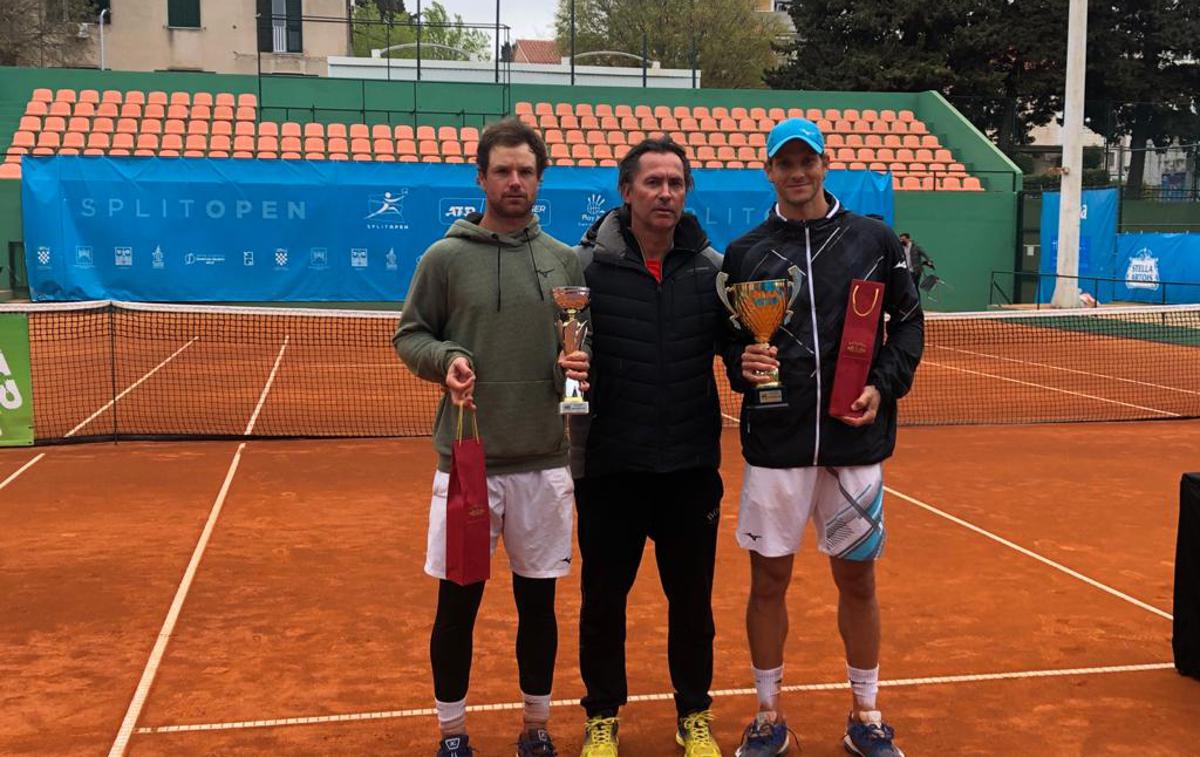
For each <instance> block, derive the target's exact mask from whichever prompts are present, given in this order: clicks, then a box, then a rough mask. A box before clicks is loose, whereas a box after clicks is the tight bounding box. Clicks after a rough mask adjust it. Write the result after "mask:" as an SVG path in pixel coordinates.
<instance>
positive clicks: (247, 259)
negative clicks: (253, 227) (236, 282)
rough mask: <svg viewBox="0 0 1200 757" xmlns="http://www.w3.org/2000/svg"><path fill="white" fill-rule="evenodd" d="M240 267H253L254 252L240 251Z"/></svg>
mask: <svg viewBox="0 0 1200 757" xmlns="http://www.w3.org/2000/svg"><path fill="white" fill-rule="evenodd" d="M242 265H244V266H251V265H254V250H242Z"/></svg>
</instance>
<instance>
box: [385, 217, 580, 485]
mask: <svg viewBox="0 0 1200 757" xmlns="http://www.w3.org/2000/svg"><path fill="white" fill-rule="evenodd" d="M481 218H482V216H480V215H479V214H475V215H473V216H471V217H469V218H468V219H467V220H462V219H460V220H458V221H455V222H454V225H453V226H451V227H450V229H449V230H448V231H447V232H446V236H445V237H444V238H443V239H440V240H438V241H437V242H435V243H434V244H433V245H432V246H430V248H429V249H428V250H426V251H425V254H424V255H423V256H422V257H421V259H420V261H419V262H418V263H417V272H416V274H415V275H414V276H413V280H412V284H411V286H410V287H409V292H408V300H407V301H406V302H405V303H404V313H403V315H402V316H401V318H400V326H399V328H397V329H396V334H395V336H394V337H392V343H393V344H394V345H395V347H396V352H397V353H398V354H399V355H400V358H401V359H402V360H403V361H404V364H405V365H407V366H408V367H409V369H410V370H411V371H412V372H413V373H415V374H417V375H418V376H420V377H421V378H423V379H425V380H426V381H433V382H436V383H438V384H441V385H443V386H444V385H445V383H446V371H447V370H448V369H449V367H450V362H451V361H452V360H453V359H454V358H455V357H458V356H459V355H465V356H466V357H467V359H468V360H470V361H471V366H472V368H473V369H474V371H475V392H474V398H475V404H476V406H477V407H478V408H479V410H478V415H479V418H478V420H479V436H480V438H482V440H483V449H484V453H485V454H486V456H487V472H488V474H489V475H492V474H497V473H518V472H522V471H534V470H544V469H546V468H555V467H559V466H565V465H566V464H567V448H568V447H567V439H566V433H565V424H564V423H563V420H562V417H561V416H560V415H559V413H558V403H559V401H560V399H561V394H562V386H563V375H562V371H561V370H559V368H558V365H557V360H558V352H559V338H558V333H557V330H556V327H555V322H556V320H557V313H558V308H557V306H556V305H555V304H554V299H553V297H552V295H551V289H552V288H553V287H557V286H584V279H583V271H582V270H581V269H580V267H579V261H578V259H577V258H576V256H575V253H574V252H573V251H572V250H571V248H570V247H567V246H566V245H564V244H563V243H562V242H559V241H558V240H556V239H554V238H553V237H551V236H550V235H548V234H543V233H542V231H541V227H540V226H539V225H538V221H537V218H536V217H534V219H533V221H532V222H531V223H530V224H529V225H528V226H527V227H525V228H524V229H522V230H520V231H517V232H515V233H512V234H498V233H495V232H492V231H488V230H487V229H485V228H483V227H481V226H479V225H478V223H479V221H480V220H481ZM457 422H458V411H457V409H456V408H455V407H454V405H453V404H452V403H451V402H450V395H449V393H445V394H443V396H442V400H441V402H440V403H439V404H438V409H437V416H436V417H435V419H434V433H433V440H434V447H436V449H437V452H438V470H441V471H449V469H450V450H451V445H452V444H453V442H454V439H455V434H456V427H457ZM463 425H464V436H469V435H470V433H471V431H470V418H469V417H467V418H466V419H465V420H464V423H463Z"/></svg>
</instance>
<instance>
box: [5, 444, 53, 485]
mask: <svg viewBox="0 0 1200 757" xmlns="http://www.w3.org/2000/svg"><path fill="white" fill-rule="evenodd" d="M45 456H46V453H45V452H39V453H37V454H36V455H34V456H33V458H32V459H31V460H29V462H27V463H25V464H24V465H22V466H21V467H20V468H17V469H16V470H15V471H13V472H12V473H11V474H10V475H9V477H8V478H6V479H4V481H0V489H3V488H4V487H6V486H8V485H9V484H11V483H12V482H13V481H16V480H17V476H19V475H21V474H22V473H24V472H25V471H27V470H29V469H30V468H32V467H33V466H34V464H35V463H37V461H38V460H41V459H42V458H43V457H45Z"/></svg>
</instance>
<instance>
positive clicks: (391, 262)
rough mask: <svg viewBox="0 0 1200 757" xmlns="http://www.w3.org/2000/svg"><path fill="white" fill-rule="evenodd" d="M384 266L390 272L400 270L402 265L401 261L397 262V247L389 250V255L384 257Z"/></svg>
mask: <svg viewBox="0 0 1200 757" xmlns="http://www.w3.org/2000/svg"><path fill="white" fill-rule="evenodd" d="M384 266H385V267H386V268H387V269H388V270H389V271H395V270H398V269H399V268H400V263H399V261H397V260H396V248H395V247H389V248H388V251H387V255H384Z"/></svg>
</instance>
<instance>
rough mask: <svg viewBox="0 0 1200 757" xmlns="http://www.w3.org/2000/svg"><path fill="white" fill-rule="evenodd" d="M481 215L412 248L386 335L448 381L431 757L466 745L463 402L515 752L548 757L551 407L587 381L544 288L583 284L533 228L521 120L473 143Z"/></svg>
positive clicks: (429, 569)
mask: <svg viewBox="0 0 1200 757" xmlns="http://www.w3.org/2000/svg"><path fill="white" fill-rule="evenodd" d="M477 163H478V167H479V171H478V174H477V181H478V183H479V185H480V186H481V187H482V188H483V191H484V193H485V195H486V197H487V204H486V208H485V211H484V213H483V214H475V215H472V216H470V217H469V218H467V219H465V220H461V219H460V220H458V221H456V222H455V223H454V225H453V226H451V227H450V230H449V231H447V232H446V236H445V238H444V239H441V240H439V241H437V242H435V243H434V244H433V245H432V246H431V247H430V248H429V249H428V250H427V251H426V252H425V254H424V255H423V256H422V257H421V260H420V263H419V264H418V265H417V272H416V274H415V275H414V276H413V280H412V285H411V286H410V288H409V297H408V300H407V302H406V303H405V305H404V313H403V315H402V317H401V319H400V327H399V328H398V329H397V330H396V335H395V337H393V340H392V341H393V343H394V344H395V346H396V352H397V353H399V355H400V357H401V359H403V360H404V363H405V364H406V365H407V366H408V367H409V368H410V369H411V370H412V371H413V372H414V373H415V374H416V375H418V376H420V377H421V378H423V379H425V380H426V381H432V382H435V383H438V384H441V385H442V386H444V387H445V389H446V393H445V395H444V396H443V397H442V400H441V402H440V403H439V405H438V410H437V415H436V417H435V419H434V446H435V447H436V448H437V452H438V467H437V473H436V475H435V476H434V481H433V500H432V502H431V504H430V511H429V540H428V545H427V553H426V561H425V572H426V573H428V574H429V575H431V576H433V577H435V578H438V579H440V583H439V586H438V608H437V615H436V617H435V619H434V624H433V634H432V637H431V639H430V643H429V652H430V660H431V663H432V667H433V685H434V699H435V704H436V707H437V715H438V724H439V726H440V728H441V734H442V739H441V741H440V743H439V745H438V752H437V755H438V757H466V756H467V755H469V754H471V753H472V750H471V747H470V746H469V745H468V739H467V735H466V696H467V687H468V683H469V680H470V670H471V652H472V632H473V630H474V626H475V616H476V613H477V612H478V610H479V603H480V601H481V599H482V598H483V587H484V583H482V582H481V583H477V584H473V585H470V586H459V585H458V584H455V583H453V582H451V581H447V580H446V570H445V545H446V531H445V512H446V494H447V489H448V485H449V477H448V475H447V473H448V471H449V469H450V451H451V445H452V443H453V441H454V437H455V427H456V423H457V419H458V413H459V408H460V406H461V407H462V408H465V409H466V410H468V411H475V412H476V413H477V417H478V422H479V435H480V437H481V438H482V439H483V443H484V451H485V454H486V467H487V484H488V500H489V505H490V508H491V526H492V529H491V530H492V549H493V550H495V548H496V543H497V541H498V539H499V538H500V537H501V535H503V538H504V546H505V551H506V552H507V553H508V557H509V565H510V567H511V569H512V572H513V596H514V598H515V600H516V606H517V615H518V624H517V667H518V670H519V674H520V683H521V692H522V694H523V697H524V704H525V706H524V725H523V728H522V729H521V733H520V736H519V737H518V740H517V754H518V755H519V756H520V757H554V756H555V755H556V754H557V752H556V751H555V749H554V744H553V742H552V741H551V740H550V736H549V734H548V732H547V728H546V724H547V721H548V719H549V715H550V685H551V680H552V678H553V675H554V662H555V657H556V655H557V649H558V627H557V623H556V619H555V612H554V589H555V580H556V579H557V578H558V577H559V576H563V575H566V574H567V572H568V571H569V570H570V567H571V534H572V526H573V523H572V520H573V513H574V501H573V495H574V485H573V482H572V480H571V473H570V471H569V469H568V468H567V450H568V447H567V439H566V434H565V429H564V424H563V420H562V418H561V416H560V415H559V413H558V403H559V400H560V395H561V394H562V387H563V378H564V375H565V376H566V377H569V378H573V379H576V380H578V381H581V382H584V385H585V387H586V379H587V370H588V356H587V354H586V353H584V352H575V353H571V354H567V355H564V354H562V353H561V352H560V350H559V346H558V342H559V340H558V335H557V332H556V327H555V321H556V319H557V308H556V306H555V304H554V299H553V297H552V296H551V290H552V289H553V288H554V287H558V286H583V285H584V279H583V272H582V270H581V269H580V266H579V261H578V259H577V258H576V257H575V254H574V252H573V251H572V250H571V248H570V247H567V246H566V245H564V244H563V243H561V242H559V241H558V240H556V239H553V238H552V237H550V236H549V235H548V234H544V233H542V231H541V229H540V227H539V225H538V220H537V218H536V216H534V215H533V203H534V200H535V199H536V197H537V190H538V186H539V184H540V183H541V178H542V173H543V171H544V170H545V167H546V163H547V156H546V146H545V145H544V144H543V142H542V140H541V137H539V136H538V134H537V132H535V131H533V130H532V129H530V128H529V127H527V126H525V125H524V124H522V123H520V122H519V121H517V120H516V119H506V120H504V121H500V122H498V123H495V124H493V125H491V126H489V127H488V128H487V129H485V130H484V132H483V134H482V135H481V137H480V140H479V148H478V157H477Z"/></svg>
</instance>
